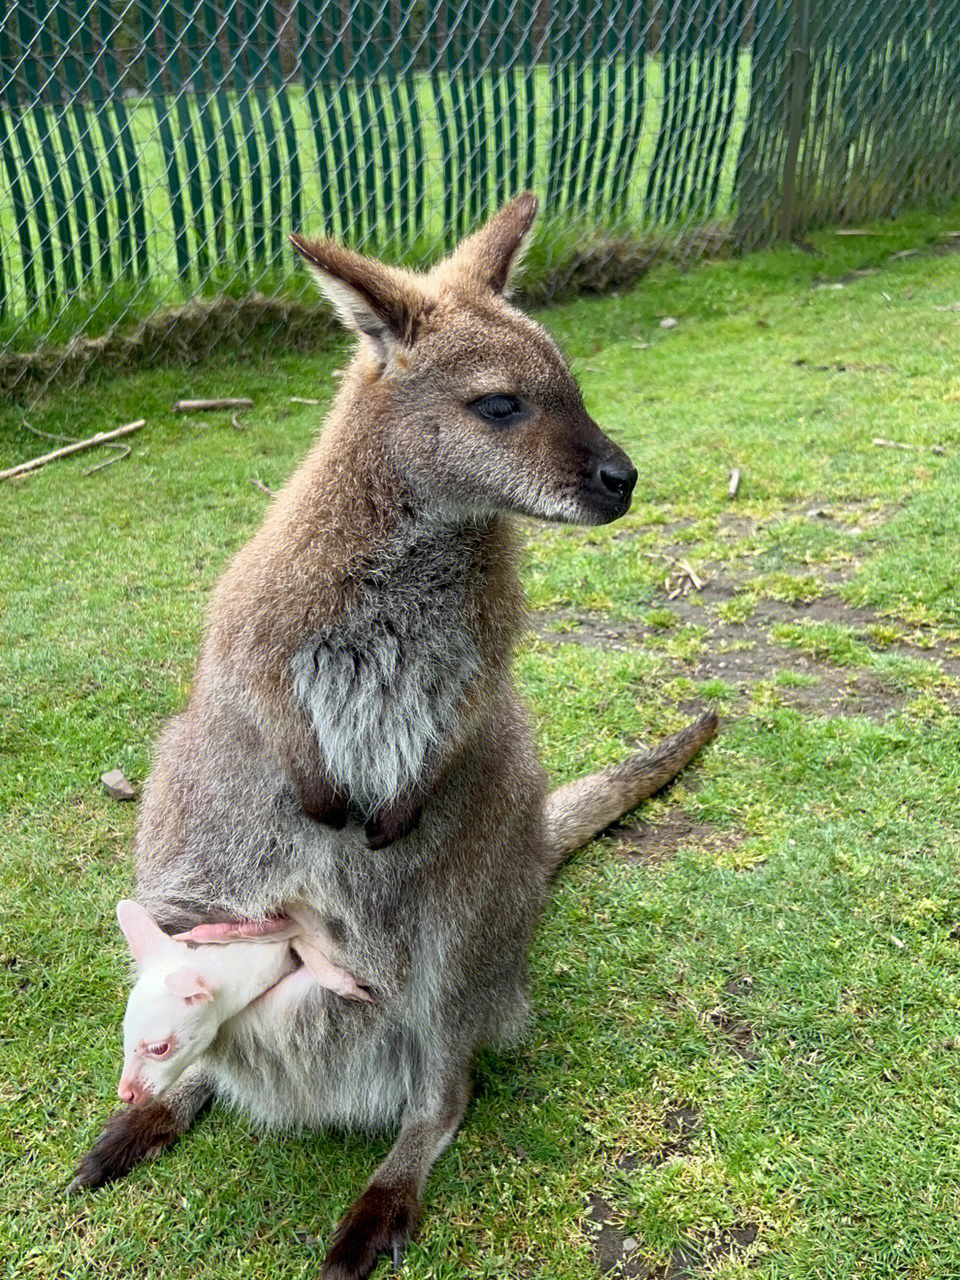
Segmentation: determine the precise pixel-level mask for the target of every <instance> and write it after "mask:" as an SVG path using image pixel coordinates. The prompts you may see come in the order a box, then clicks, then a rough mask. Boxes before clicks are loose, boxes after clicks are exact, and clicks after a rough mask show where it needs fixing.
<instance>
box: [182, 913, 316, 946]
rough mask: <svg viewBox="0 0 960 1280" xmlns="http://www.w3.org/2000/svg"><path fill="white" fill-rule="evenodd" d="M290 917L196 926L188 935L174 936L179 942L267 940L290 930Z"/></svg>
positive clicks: (227, 921)
mask: <svg viewBox="0 0 960 1280" xmlns="http://www.w3.org/2000/svg"><path fill="white" fill-rule="evenodd" d="M292 924H293V921H292V920H291V919H290V918H289V916H274V917H272V918H271V919H269V920H224V921H222V922H221V923H218V924H196V925H194V926H193V928H192V929H190V930H188V931H187V932H186V933H177V934H174V937H175V939H176V941H177V942H236V941H238V940H239V939H242V938H265V937H268V936H269V935H270V934H273V933H282V932H283V930H284V929H289V928H290V926H291V925H292Z"/></svg>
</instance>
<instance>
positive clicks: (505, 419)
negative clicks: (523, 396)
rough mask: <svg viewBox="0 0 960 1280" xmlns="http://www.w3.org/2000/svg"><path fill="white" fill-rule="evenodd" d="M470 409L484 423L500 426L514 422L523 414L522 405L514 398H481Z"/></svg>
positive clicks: (503, 396)
mask: <svg viewBox="0 0 960 1280" xmlns="http://www.w3.org/2000/svg"><path fill="white" fill-rule="evenodd" d="M470 408H471V409H472V410H473V411H474V413H476V414H477V415H478V416H479V417H481V418H483V419H484V420H485V421H487V422H496V423H499V424H501V425H502V424H505V423H509V422H514V421H516V419H517V418H519V417H520V415H521V414H522V413H523V405H522V404H521V403H520V401H519V400H518V399H517V397H516V396H505V395H495V396H481V397H480V399H479V400H474V402H473V404H471V406H470Z"/></svg>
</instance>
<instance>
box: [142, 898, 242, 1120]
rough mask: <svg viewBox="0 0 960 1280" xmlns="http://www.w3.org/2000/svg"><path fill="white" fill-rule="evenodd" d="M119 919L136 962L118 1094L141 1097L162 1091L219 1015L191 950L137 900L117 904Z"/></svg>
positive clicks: (207, 1039) (207, 1037) (201, 1045)
mask: <svg viewBox="0 0 960 1280" xmlns="http://www.w3.org/2000/svg"><path fill="white" fill-rule="evenodd" d="M117 918H118V920H119V921H120V928H121V929H122V930H123V932H124V935H125V937H126V939H127V942H128V943H129V944H130V950H131V952H132V953H133V957H134V959H135V960H136V962H137V965H138V966H139V970H140V972H139V976H138V978H137V982H136V985H135V986H134V988H133V990H132V991H131V993H130V998H129V1000H128V1001H127V1011H126V1014H125V1015H124V1019H123V1074H122V1075H121V1077H120V1084H119V1086H118V1088H117V1093H118V1094H119V1096H120V1098H121V1099H122V1100H123V1101H124V1102H143V1101H144V1100H145V1099H146V1098H150V1097H153V1096H155V1095H156V1094H159V1093H162V1092H163V1090H164V1089H167V1088H169V1087H170V1085H172V1084H173V1083H174V1081H176V1080H177V1079H178V1078H179V1077H180V1076H181V1075H182V1074H183V1072H184V1071H186V1069H187V1067H189V1066H191V1065H192V1064H193V1063H194V1062H196V1061H197V1059H198V1058H199V1057H200V1055H201V1054H202V1053H203V1052H204V1050H205V1049H207V1048H208V1047H209V1046H210V1045H211V1044H212V1043H213V1040H214V1038H215V1037H216V1034H217V1030H218V1027H219V1024H220V1018H219V1014H218V1010H217V1007H216V1001H215V1000H214V998H213V991H212V990H211V987H210V985H209V983H208V981H207V980H206V978H205V977H204V976H203V974H202V973H201V972H200V971H199V969H197V968H196V967H195V966H194V965H191V963H190V956H191V952H190V949H189V948H188V947H187V946H186V945H185V944H184V943H182V942H175V941H174V940H173V939H172V938H171V937H169V936H168V935H167V934H165V933H164V932H163V930H162V929H161V928H160V926H159V925H158V924H157V923H156V921H155V920H154V919H153V917H152V916H151V915H150V913H149V912H148V911H146V910H145V909H144V908H143V907H141V906H140V904H139V903H137V902H130V901H125V902H121V903H120V904H119V905H118V906H117Z"/></svg>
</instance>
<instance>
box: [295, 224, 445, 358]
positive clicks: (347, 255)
mask: <svg viewBox="0 0 960 1280" xmlns="http://www.w3.org/2000/svg"><path fill="white" fill-rule="evenodd" d="M290 241H291V243H292V245H293V247H294V248H295V249H296V251H297V252H298V253H299V254H300V255H301V256H302V257H303V258H304V259H305V260H306V262H307V264H308V266H309V267H310V270H311V271H312V272H313V274H314V275H315V276H316V278H317V283H318V284H319V285H320V288H321V289H322V290H323V292H324V293H325V294H326V296H327V297H328V298H329V299H330V301H331V302H332V303H333V306H334V308H335V309H336V312H337V315H338V316H339V317H340V319H341V320H342V321H343V323H344V324H345V325H346V327H347V328H348V329H352V330H353V332H354V333H359V334H362V335H363V336H364V337H367V338H372V339H373V341H374V342H375V343H377V344H378V346H380V347H382V348H384V350H385V351H387V350H389V349H390V348H391V347H392V346H394V345H396V344H405V345H409V344H410V343H412V342H413V341H414V339H415V338H416V336H417V328H418V325H419V322H420V319H421V317H422V316H423V313H424V310H425V305H426V298H425V296H424V293H423V290H422V289H421V288H420V286H419V285H418V283H417V281H416V279H415V277H413V276H412V275H410V274H409V273H407V272H404V271H401V270H399V269H398V268H396V267H390V266H387V264H386V263H385V262H377V261H376V260H375V259H374V258H365V257H364V256H363V254H361V253H355V252H354V251H353V250H352V249H345V248H344V247H343V245H340V244H337V243H336V242H335V241H333V240H305V239H304V238H303V237H302V236H298V235H292V236H291V237H290Z"/></svg>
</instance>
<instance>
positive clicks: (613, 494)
mask: <svg viewBox="0 0 960 1280" xmlns="http://www.w3.org/2000/svg"><path fill="white" fill-rule="evenodd" d="M567 448H568V450H569V454H568V456H571V455H572V457H577V455H578V454H579V458H578V459H577V464H576V465H578V469H579V486H578V489H579V491H578V493H577V499H578V502H579V505H580V507H581V511H582V515H581V517H580V518H581V519H582V520H583V521H584V522H585V523H588V524H609V523H610V521H611V520H619V519H620V517H621V516H624V515H626V514H627V512H628V511H629V510H630V499H631V497H632V496H633V488H634V485H635V484H636V483H637V468H636V467H635V466H634V465H633V463H632V462H631V461H630V459H629V458H628V457H627V455H626V454H625V453H624V451H623V450H622V449H621V448H620V447H619V445H616V444H614V442H613V441H612V440H611V439H610V437H609V436H608V435H606V434H605V433H604V432H603V431H601V429H600V428H599V427H598V426H597V424H596V423H595V422H594V421H593V419H592V418H591V417H589V415H587V414H583V415H582V417H581V420H580V422H579V423H578V424H577V428H576V433H575V435H574V437H573V438H568V443H567Z"/></svg>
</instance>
